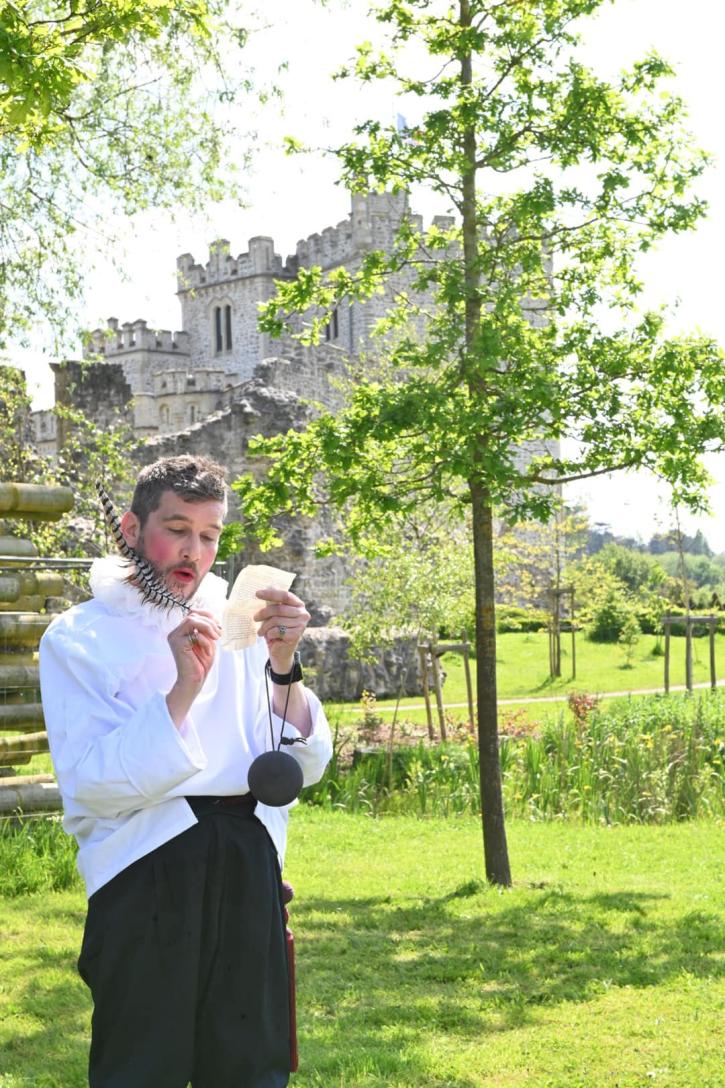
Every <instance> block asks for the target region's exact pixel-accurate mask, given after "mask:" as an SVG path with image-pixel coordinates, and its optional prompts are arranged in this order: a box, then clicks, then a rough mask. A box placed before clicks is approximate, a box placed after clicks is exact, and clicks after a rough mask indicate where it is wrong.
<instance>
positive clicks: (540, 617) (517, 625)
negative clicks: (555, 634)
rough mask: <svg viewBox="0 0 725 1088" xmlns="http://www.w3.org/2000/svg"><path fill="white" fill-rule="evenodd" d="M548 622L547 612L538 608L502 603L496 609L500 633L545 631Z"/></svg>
mask: <svg viewBox="0 0 725 1088" xmlns="http://www.w3.org/2000/svg"><path fill="white" fill-rule="evenodd" d="M548 622H549V620H548V616H547V614H546V612H544V611H542V610H541V609H538V608H517V607H515V606H514V605H501V606H500V607H498V608H497V609H496V627H497V630H498V632H499V634H504V633H507V632H512V631H545V630H546V627H547V624H548Z"/></svg>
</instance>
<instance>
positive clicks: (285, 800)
mask: <svg viewBox="0 0 725 1088" xmlns="http://www.w3.org/2000/svg"><path fill="white" fill-rule="evenodd" d="M248 779H249V792H250V793H251V794H252V796H253V797H256V798H257V800H258V801H261V802H262V804H263V805H273V806H274V807H275V808H278V807H279V806H280V805H289V804H290V803H291V802H292V801H294V799H295V798H296V797H297V796H298V795H299V792H300V790H301V789H302V784H303V779H302V768H301V767H300V765H299V763H298V762H297V760H296V759H295V758H294V757H293V756H290V755H288V754H287V752H279V751H276V752H264V753H263V754H262V755H261V756H257V758H256V759H255V760H254V761H253V763H252V766H251V767H250V768H249V775H248Z"/></svg>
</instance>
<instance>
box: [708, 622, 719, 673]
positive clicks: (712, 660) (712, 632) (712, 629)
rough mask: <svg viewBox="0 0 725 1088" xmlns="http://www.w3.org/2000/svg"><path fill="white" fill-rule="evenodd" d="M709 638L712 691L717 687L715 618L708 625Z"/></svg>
mask: <svg viewBox="0 0 725 1088" xmlns="http://www.w3.org/2000/svg"><path fill="white" fill-rule="evenodd" d="M708 627H709V631H708V634H709V636H710V687H711V688H712V690H713V691H714V690H715V688H716V687H717V677H716V676H715V633H716V631H717V618H716V617H715V616H713V617H712V620H711V622H710V623H709V624H708Z"/></svg>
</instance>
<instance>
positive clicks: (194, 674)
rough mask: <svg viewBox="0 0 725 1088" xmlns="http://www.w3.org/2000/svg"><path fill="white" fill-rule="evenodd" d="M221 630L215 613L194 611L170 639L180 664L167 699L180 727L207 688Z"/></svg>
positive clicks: (174, 720)
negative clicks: (195, 700)
mask: <svg viewBox="0 0 725 1088" xmlns="http://www.w3.org/2000/svg"><path fill="white" fill-rule="evenodd" d="M220 634H221V627H220V625H219V624H218V623H217V621H216V619H215V618H214V616H213V615H212V613H211V612H205V611H202V610H201V609H199V610H198V611H194V612H190V613H189V614H188V616H185V617H184V619H183V620H182V621H181V623H180V624H179V626H178V627H175V628H174V630H173V631H172V632H171V634H170V635H169V638H168V642H169V646H170V648H171V652H172V654H173V655H174V662H175V663H176V683H175V684H174V686H173V687H172V689H171V691H170V692H169V694H168V695H167V696H166V705H167V706H168V708H169V714H170V715H171V718H172V720H173V722H174V724H175V725H176V726H177V727H178V726H180V725H181V723H182V722H183V720H184V718H185V717H186V715H187V714H188V713H189V710H190V709H191V705H192V703H193V702H194V699H196V697H197V695H198V694H199V692H200V691H201V689H202V687H203V686H204V681H205V680H206V678H207V676H208V675H209V670H210V669H211V667H212V664H213V662H214V657H215V654H216V640H217V639H218V638H219V635H220Z"/></svg>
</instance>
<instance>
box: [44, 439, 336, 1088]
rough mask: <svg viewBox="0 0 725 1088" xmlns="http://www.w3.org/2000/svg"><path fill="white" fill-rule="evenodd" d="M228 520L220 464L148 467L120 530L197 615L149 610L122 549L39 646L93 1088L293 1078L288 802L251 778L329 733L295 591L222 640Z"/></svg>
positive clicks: (211, 1087)
mask: <svg viewBox="0 0 725 1088" xmlns="http://www.w3.org/2000/svg"><path fill="white" fill-rule="evenodd" d="M225 512H226V489H225V483H224V473H223V469H222V468H221V467H220V466H219V465H216V464H214V462H211V461H209V460H207V459H205V458H201V457H191V456H183V457H171V458H164V459H163V460H161V461H157V462H156V463H155V464H153V465H150V466H148V467H147V468H145V469H144V470H143V471H142V472H141V473H140V475H139V478H138V482H137V485H136V489H135V492H134V496H133V501H132V504H131V509H130V511H128V512H127V513H125V514H124V515H123V517H122V519H121V522H120V528H121V531H122V532H123V536H124V537H125V540H126V542H127V544H128V545H129V546H130V547H131V548H133V549H134V550H135V552H136V553H138V554H139V555H141V556H142V557H143V558H145V559H146V560H147V561H149V562H150V563H151V565H152V567H153V569H154V571H155V572H156V574H157V576H158V578H159V580H160V581H161V582H162V584H163V587H164V589H166V590H168V591H169V592H170V593H172V594H174V596H175V597H176V598H183V599H184V601H186V602H188V603H189V604H190V605H191V610H190V611H189V612H188V614H187V615H185V616H183V612H182V610H181V609H180V608H178V607H176V608H172V609H171V610H170V611H169V610H163V609H160V608H159V607H157V606H154V605H153V604H151V603H144V600H143V596H142V594H141V593H140V591H139V587H138V585H137V584H136V582H137V580H134V567H133V566H131V567H129V565H128V563H127V562H124V561H123V560H122V559H120V558H115V557H108V558H104V559H99V560H96V561H95V562H94V564H93V567H92V569H91V579H90V581H91V589H92V592H93V599H92V600H90V601H87V602H85V603H84V604H81V605H78V606H76V607H74V608H71V609H69V610H68V611H67V612H65V613H63V614H62V615H61V616H59V617H58V618H57V619H55V620H54V621H53V623H52V624H51V625H50V627H49V628H48V630H47V632H46V633H45V635H44V637H43V639H42V641H41V646H40V679H41V688H42V695H43V706H44V711H45V719H46V724H47V729H48V737H49V741H50V749H51V754H52V757H53V763H54V766H55V770H56V774H57V777H58V784H59V786H60V790H61V793H62V796H63V805H64V824H65V827H66V830H67V831H68V832H69V833H70V834H73V835H75V837H76V839H77V840H78V846H79V852H78V867H79V870H80V872H81V874H82V875H83V877H84V880H85V882H86V887H87V892H88V896H89V901H88V914H87V918H86V927H85V932H84V936H83V945H82V949H81V955H80V959H79V961H78V969H79V972H80V974H81V976H82V978H83V979H84V981H85V982H86V983H87V985H88V986H89V987H90V990H91V993H92V996H93V1002H94V1011H93V1026H92V1040H91V1052H90V1062H89V1083H90V1085H91V1088H186V1086H187V1084H188V1083H189V1082H191V1084H192V1085H193V1088H278V1086H282V1085H286V1084H287V1083H288V1079H289V1042H290V1040H289V1008H288V997H287V965H286V956H285V944H284V923H283V920H282V908H281V879H280V865H279V860H280V859H282V858H283V856H284V849H285V842H286V826H287V809H286V808H279V809H275V808H269V807H266V806H264V805H261V804H256V803H255V800H254V798H253V797H252V796H251V795H250V793H249V792H248V782H247V773H248V771H249V767H250V765H251V763H252V761H253V760H254V758H255V757H256V756H257V755H259V754H261V753H263V752H264V751H266V750H268V749H270V748H271V747H272V740H271V739H270V730H271V732H272V734H273V740H274V744H275V745H277V744H278V742H279V738H280V734H281V732H282V730H284V735H285V738H286V739H287V741H288V746H287V747H286V748H285V751H287V752H290V753H292V754H293V755H294V757H295V758H296V759H297V760H298V762H299V763H300V765H301V767H302V770H303V774H304V781H305V784H310V783H312V782H315V781H317V780H318V779H319V778H320V776H321V774H322V772H323V770H324V767H325V765H326V763H327V761H328V759H329V757H330V754H331V741H330V733H329V728H328V726H327V722H326V720H325V717H324V714H323V712H322V709H321V707H320V704H319V702H318V700H317V699H316V698H315V696H314V695H313V694H312V693H311V692H309V691H307V690H306V689H305V688H304V687H303V686H302V684H301V683H300V682H299V680H298V679H297V677H298V675H299V665H298V663H297V662H296V660H295V657H294V653H295V650H296V648H297V645H298V643H299V641H300V638H301V636H302V634H303V632H304V630H305V627H306V625H307V622H308V620H309V614H308V612H307V611H306V609H305V607H304V604H303V603H302V601H301V600H300V599H299V598H298V597H296V596H295V595H294V594H293V593H289V592H284V591H281V590H278V589H271V588H270V589H269V590H262V591H260V593H259V594H258V596H260V597H261V598H262V599H261V600H260V610H259V612H258V613H257V614H256V617H255V618H256V619H257V620H258V621H261V627H260V630H259V635H260V637H259V638H258V640H257V644H256V645H255V646H252V647H251V648H249V649H248V650H243V651H237V652H230V651H227V650H220V649H219V647H218V638H219V634H220V631H221V627H220V622H219V621H220V619H221V612H222V608H223V605H224V600H225V596H226V583H225V582H224V581H223V580H222V579H220V578H217V577H216V576H215V575H213V574H211V573H209V572H210V568H211V566H212V563H213V562H214V559H215V556H216V552H217V546H218V542H219V535H220V533H221V530H222V525H223V519H224V515H225ZM182 616H183V618H182ZM267 659H269V663H270V666H271V677H272V682H271V683H270V684H269V690H270V699H271V704H272V713H271V716H270V713H269V709H268V703H267V694H266V692H265V684H266V683H267V680H266V678H265V664H266V662H267ZM285 712H286V713H285ZM283 714H284V715H285V717H286V722H285V721H283V718H282V717H281V715H283ZM270 718H271V720H270ZM295 741H296V742H297V743H289V742H295Z"/></svg>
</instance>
